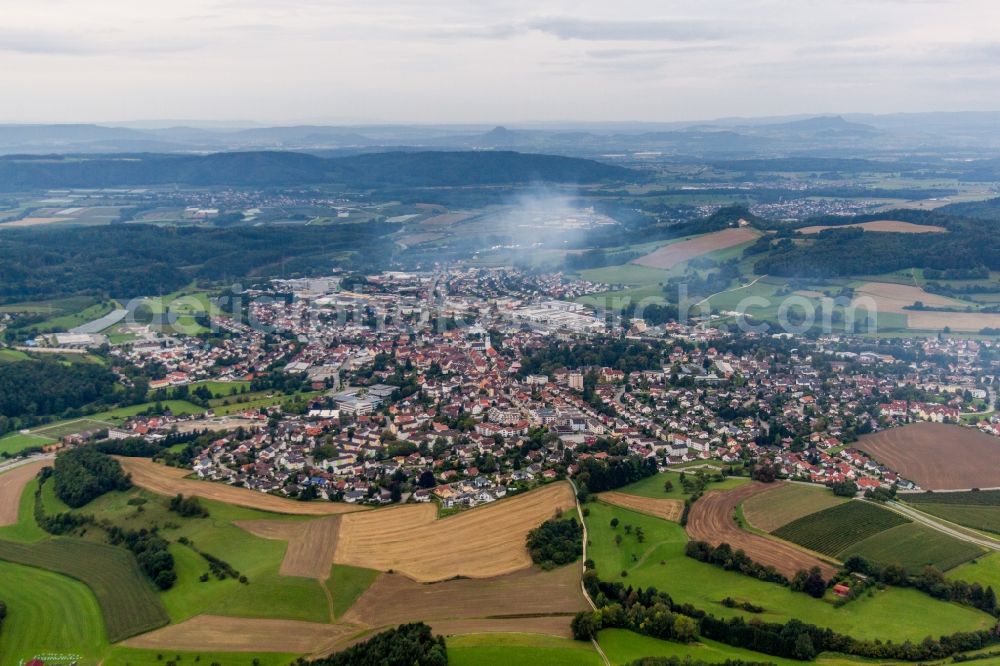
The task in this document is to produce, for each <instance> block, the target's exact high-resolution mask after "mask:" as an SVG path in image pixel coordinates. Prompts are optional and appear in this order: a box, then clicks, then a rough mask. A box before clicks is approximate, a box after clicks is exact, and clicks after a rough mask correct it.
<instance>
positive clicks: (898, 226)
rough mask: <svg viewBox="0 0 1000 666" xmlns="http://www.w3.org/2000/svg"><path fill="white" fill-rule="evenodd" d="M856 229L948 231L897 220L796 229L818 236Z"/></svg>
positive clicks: (916, 231)
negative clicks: (826, 231)
mask: <svg viewBox="0 0 1000 666" xmlns="http://www.w3.org/2000/svg"><path fill="white" fill-rule="evenodd" d="M851 228H858V229H864V230H865V231H881V232H892V233H897V234H930V233H944V232H947V231H948V230H947V229H945V228H944V227H937V226H934V225H930V224H913V223H912V222H900V221H899V220H875V221H874V222H861V223H858V224H844V225H839V226H822V225H820V226H814V227H802V228H800V229H798V232H799V233H800V234H806V235H809V234H818V233H819V232H821V231H824V230H826V229H851Z"/></svg>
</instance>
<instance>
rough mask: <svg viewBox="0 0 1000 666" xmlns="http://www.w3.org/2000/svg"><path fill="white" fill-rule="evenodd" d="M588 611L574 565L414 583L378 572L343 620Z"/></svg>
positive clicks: (378, 622) (390, 621) (374, 622)
mask: <svg viewBox="0 0 1000 666" xmlns="http://www.w3.org/2000/svg"><path fill="white" fill-rule="evenodd" d="M587 608H588V605H587V602H586V600H585V599H584V598H583V592H582V591H581V589H580V569H579V566H578V565H568V566H564V567H560V568H559V569H555V570H553V571H541V570H539V569H538V568H535V567H532V568H530V569H523V570H521V571H517V572H515V573H512V574H507V575H505V576H497V577H495V578H485V579H483V578H478V579H471V578H459V579H454V580H446V581H442V582H440V583H417V582H415V581H412V580H410V579H409V578H407V577H406V576H401V575H398V574H382V575H381V576H379V577H378V579H377V580H376V581H375V582H374V583H373V584H372V586H371V587H369V588H368V589H367V590H366V591H365V592H364V594H362V595H361V597H359V598H358V600H357V601H356V602H355V603H354V605H353V606H352V607H351V609H350V610H349V611H347V613H346V614H345V615H344V617H343V620H344V621H345V622H351V623H355V624H367V625H371V626H373V627H381V626H386V625H397V624H403V623H406V622H416V621H418V620H426V621H432V620H472V619H479V620H498V619H510V617H511V616H515V615H543V614H552V613H559V614H566V613H576V612H577V611H581V610H586V609H587ZM504 616H507V617H506V618H505V617H504ZM564 620H565V618H564ZM567 624H568V623H567ZM493 631H496V629H493Z"/></svg>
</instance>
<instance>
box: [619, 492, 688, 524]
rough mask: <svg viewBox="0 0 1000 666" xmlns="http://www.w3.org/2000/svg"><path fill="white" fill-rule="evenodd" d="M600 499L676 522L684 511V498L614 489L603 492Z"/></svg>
mask: <svg viewBox="0 0 1000 666" xmlns="http://www.w3.org/2000/svg"><path fill="white" fill-rule="evenodd" d="M600 499H601V501H602V502H606V503H608V504H612V505H614V506H620V507H622V508H623V509H632V510H633V511H638V512H639V513H648V514H649V515H651V516H656V517H657V518H663V519H664V520H672V521H674V522H677V521H679V520H680V519H681V514H682V513H684V500H680V499H653V498H650V497H640V496H639V495H628V494H626V493H619V492H613V491H612V492H606V493H601V494H600Z"/></svg>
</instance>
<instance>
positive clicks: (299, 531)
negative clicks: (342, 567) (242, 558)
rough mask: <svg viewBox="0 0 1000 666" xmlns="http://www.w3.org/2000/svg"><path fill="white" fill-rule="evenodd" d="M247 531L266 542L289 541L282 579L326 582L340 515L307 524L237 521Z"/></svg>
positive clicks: (279, 521) (282, 564) (334, 548)
mask: <svg viewBox="0 0 1000 666" xmlns="http://www.w3.org/2000/svg"><path fill="white" fill-rule="evenodd" d="M234 524H235V525H237V526H238V527H242V528H243V529H245V530H246V531H247V532H250V533H251V534H253V535H255V536H259V537H263V538H265V539H277V540H279V541H287V542H288V549H287V550H286V551H285V558H284V559H283V560H282V561H281V569H280V573H281V575H282V576H301V577H303V578H316V579H318V580H321V581H323V580H326V579H327V578H329V577H330V563H331V562H333V554H334V551H336V549H337V534H338V533H339V532H340V516H330V517H328V518H318V519H317V520H310V521H306V522H298V521H288V520H238V521H236V522H235V523H234Z"/></svg>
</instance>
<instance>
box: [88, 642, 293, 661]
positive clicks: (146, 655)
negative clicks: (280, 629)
mask: <svg viewBox="0 0 1000 666" xmlns="http://www.w3.org/2000/svg"><path fill="white" fill-rule="evenodd" d="M296 656H297V655H294V654H282V653H273V652H256V653H253V654H250V653H247V652H185V651H182V650H170V651H169V652H164V651H163V650H142V649H139V648H128V647H120V646H114V647H112V648H111V650H110V651H109V652H108V656H106V657H105V658H104V659H103V660H102V661H101V666H163V665H164V664H165V663H166V661H171V660H172V661H175V662H178V663H182V664H193V663H201V664H206V665H207V664H216V663H217V664H223V665H224V666H288V664H290V663H292V662H294V661H295V659H296Z"/></svg>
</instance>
